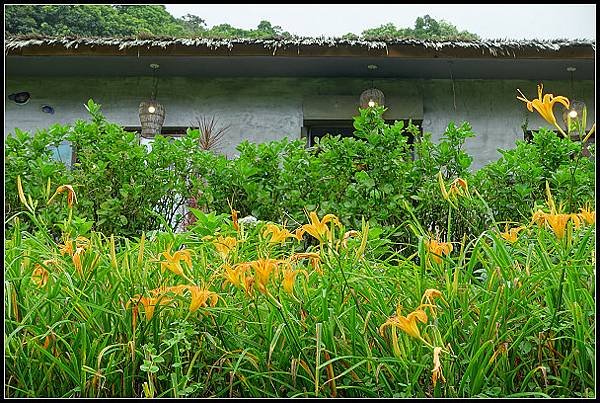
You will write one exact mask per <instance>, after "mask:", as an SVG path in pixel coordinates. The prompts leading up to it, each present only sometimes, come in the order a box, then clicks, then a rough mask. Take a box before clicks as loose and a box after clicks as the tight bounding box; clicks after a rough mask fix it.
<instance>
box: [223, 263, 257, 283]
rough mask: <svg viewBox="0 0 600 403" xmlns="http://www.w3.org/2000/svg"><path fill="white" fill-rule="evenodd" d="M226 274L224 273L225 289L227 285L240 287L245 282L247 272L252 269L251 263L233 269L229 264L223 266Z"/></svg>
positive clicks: (241, 264)
mask: <svg viewBox="0 0 600 403" xmlns="http://www.w3.org/2000/svg"><path fill="white" fill-rule="evenodd" d="M223 267H224V269H225V272H224V273H223V277H225V281H224V283H223V287H225V285H227V283H230V284H232V285H233V286H234V287H240V286H241V285H242V283H243V282H244V275H245V273H246V271H247V270H248V269H249V268H250V264H249V263H240V264H237V265H235V266H234V268H232V267H231V266H229V265H228V264H226V265H225V266H223Z"/></svg>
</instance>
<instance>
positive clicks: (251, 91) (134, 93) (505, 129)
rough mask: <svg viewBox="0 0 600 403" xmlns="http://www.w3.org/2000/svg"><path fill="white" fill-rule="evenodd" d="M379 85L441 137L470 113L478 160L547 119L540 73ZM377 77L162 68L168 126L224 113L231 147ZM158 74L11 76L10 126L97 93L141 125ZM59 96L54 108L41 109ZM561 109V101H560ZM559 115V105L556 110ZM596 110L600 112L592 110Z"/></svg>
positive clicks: (72, 115) (81, 113)
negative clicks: (407, 102) (525, 77)
mask: <svg viewBox="0 0 600 403" xmlns="http://www.w3.org/2000/svg"><path fill="white" fill-rule="evenodd" d="M374 84H375V86H376V87H377V88H379V89H381V90H382V91H383V92H384V93H385V94H386V97H387V99H391V98H393V97H402V96H403V95H405V96H410V97H417V98H419V99H422V105H423V128H424V130H425V131H429V132H431V133H432V134H433V138H434V139H439V138H440V137H441V136H442V134H443V132H444V129H445V128H446V126H447V125H448V123H449V122H450V121H454V122H456V123H460V122H462V121H465V120H466V121H469V122H470V123H471V124H472V126H473V130H474V131H475V133H477V137H475V138H472V139H469V140H467V143H466V145H465V148H466V150H467V151H468V152H469V153H470V154H471V155H473V157H474V164H473V168H475V169H477V168H479V167H481V166H482V165H484V164H486V163H487V162H489V161H493V160H496V159H497V158H498V157H499V156H500V154H499V153H498V152H497V149H498V148H512V147H514V144H515V141H516V140H518V139H522V138H523V131H522V128H521V126H522V125H523V122H524V120H525V119H526V118H528V120H529V128H530V129H537V128H538V127H540V126H547V124H546V123H545V122H544V121H543V120H542V119H541V118H539V116H538V115H537V114H534V113H530V112H528V111H527V110H526V109H525V106H524V104H523V103H522V102H520V101H518V100H516V98H515V95H516V88H520V89H521V90H522V91H523V92H524V94H525V95H527V96H528V97H529V98H530V99H531V98H534V97H535V96H536V95H537V90H536V84H537V83H536V82H533V81H517V80H511V81H502V80H456V81H455V82H454V83H453V82H452V81H451V80H401V79H378V80H376V81H375V83H374ZM370 85H371V81H370V80H368V79H350V78H336V79H331V78H327V79H315V78H271V79H261V78H219V79H198V78H184V77H170V78H162V79H161V81H160V85H159V92H158V99H159V101H160V102H161V103H162V104H163V105H164V106H165V108H166V111H167V112H166V120H165V126H191V125H193V124H194V121H195V117H196V116H198V115H201V114H204V115H208V116H212V115H213V114H214V115H215V116H216V117H217V119H218V120H219V122H220V123H222V124H228V125H230V129H229V131H228V136H227V138H226V139H225V141H224V142H223V147H222V151H223V152H225V153H226V154H227V155H230V156H233V155H235V147H236V145H237V144H239V142H240V141H242V140H244V139H246V140H249V141H252V142H264V141H270V140H276V139H281V138H283V137H288V138H298V137H300V132H301V127H302V125H303V119H304V117H303V102H306V100H307V99H310V97H311V96H323V95H327V96H335V95H339V96H344V95H345V96H348V95H350V96H356V98H357V99H358V96H359V94H360V93H361V91H362V90H364V89H365V88H368V87H369V86H370ZM544 85H545V92H551V93H553V94H562V95H566V96H568V97H571V85H570V83H569V82H568V81H548V82H545V83H544ZM150 86H151V79H150V78H149V77H139V78H114V77H98V78H83V77H68V78H66V77H39V76H37V77H11V78H7V80H6V88H5V90H6V95H7V96H8V94H10V93H13V92H19V91H28V92H30V93H31V100H30V101H29V103H27V104H25V105H16V104H15V103H14V102H11V101H8V100H7V99H6V100H5V101H6V106H5V121H4V132H5V136H6V135H7V134H10V133H12V132H13V131H14V129H15V128H16V127H18V128H19V129H21V130H25V131H35V130H36V129H39V128H44V127H48V126H50V125H51V124H54V123H57V122H58V123H70V122H73V121H75V120H76V119H86V118H87V112H86V110H85V108H84V106H83V105H84V103H86V102H87V100H88V99H90V98H93V99H94V101H96V102H98V103H100V104H102V110H103V111H104V113H105V115H106V117H107V118H108V119H109V120H110V121H114V122H117V123H120V124H122V125H124V126H139V119H138V114H137V113H138V111H137V109H138V105H139V102H140V101H141V100H142V99H143V98H145V97H147V96H148V95H150V93H151V88H150ZM574 92H575V95H576V97H577V98H579V99H583V100H584V101H585V102H586V104H587V105H588V109H589V116H594V110H595V105H594V83H593V81H577V82H575V84H574ZM45 104H48V105H51V106H52V107H53V108H54V109H55V114H54V115H50V114H46V113H43V112H42V111H41V107H42V105H45ZM556 110H557V111H558V110H559V107H557V108H556ZM557 115H558V113H557ZM589 120H593V119H589Z"/></svg>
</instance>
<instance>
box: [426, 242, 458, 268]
mask: <svg viewBox="0 0 600 403" xmlns="http://www.w3.org/2000/svg"><path fill="white" fill-rule="evenodd" d="M425 246H426V247H427V251H428V252H429V253H430V254H433V260H434V261H435V262H436V263H438V264H439V263H442V258H441V256H442V255H446V256H448V255H449V254H450V252H452V244H451V243H450V242H440V241H439V239H438V238H435V239H434V238H432V237H430V238H429V239H428V240H427V241H425Z"/></svg>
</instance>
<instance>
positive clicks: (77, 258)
mask: <svg viewBox="0 0 600 403" xmlns="http://www.w3.org/2000/svg"><path fill="white" fill-rule="evenodd" d="M83 252H85V249H84V248H77V249H76V250H75V253H74V254H73V256H72V259H73V265H74V266H75V269H76V270H77V272H78V273H79V274H81V275H83V265H82V263H81V255H82V254H83Z"/></svg>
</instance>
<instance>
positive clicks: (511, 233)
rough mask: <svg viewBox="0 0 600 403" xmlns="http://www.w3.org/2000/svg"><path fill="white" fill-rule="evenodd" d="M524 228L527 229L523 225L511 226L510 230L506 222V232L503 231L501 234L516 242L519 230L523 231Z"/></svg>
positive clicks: (511, 241)
mask: <svg viewBox="0 0 600 403" xmlns="http://www.w3.org/2000/svg"><path fill="white" fill-rule="evenodd" d="M523 229H525V227H523V226H521V227H516V228H511V229H510V230H509V229H508V224H506V227H505V228H504V232H501V233H500V236H501V237H502V238H504V239H505V240H507V241H508V242H510V243H515V242H517V235H518V234H519V231H521V230H523Z"/></svg>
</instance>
